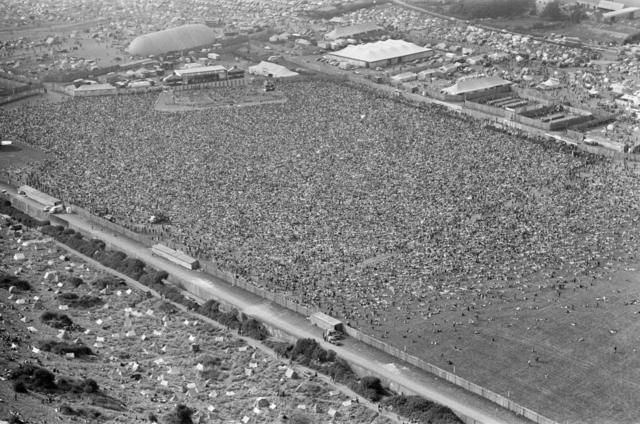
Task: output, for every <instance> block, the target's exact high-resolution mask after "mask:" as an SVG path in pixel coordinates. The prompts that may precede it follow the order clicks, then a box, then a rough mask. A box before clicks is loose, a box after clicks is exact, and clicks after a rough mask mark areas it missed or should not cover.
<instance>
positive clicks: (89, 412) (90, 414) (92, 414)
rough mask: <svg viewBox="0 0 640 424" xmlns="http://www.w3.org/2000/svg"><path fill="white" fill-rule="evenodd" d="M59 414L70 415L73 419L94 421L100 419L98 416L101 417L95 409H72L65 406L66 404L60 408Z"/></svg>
mask: <svg viewBox="0 0 640 424" xmlns="http://www.w3.org/2000/svg"><path fill="white" fill-rule="evenodd" d="M60 413H61V414H62V415H71V416H74V417H82V418H88V419H91V420H96V419H98V418H100V416H101V415H102V414H101V413H100V411H97V410H95V409H92V408H78V409H74V408H72V407H71V406H69V405H67V404H66V403H65V404H64V405H62V406H60Z"/></svg>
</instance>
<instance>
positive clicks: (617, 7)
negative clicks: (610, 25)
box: [598, 0, 625, 10]
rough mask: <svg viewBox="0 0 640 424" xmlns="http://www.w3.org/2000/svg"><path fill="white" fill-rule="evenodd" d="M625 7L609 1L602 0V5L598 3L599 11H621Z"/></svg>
mask: <svg viewBox="0 0 640 424" xmlns="http://www.w3.org/2000/svg"><path fill="white" fill-rule="evenodd" d="M624 8H625V5H624V4H622V3H618V2H615V1H607V0H602V1H601V2H600V3H598V9H605V10H620V9H624Z"/></svg>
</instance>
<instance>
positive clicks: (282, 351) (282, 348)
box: [264, 340, 293, 358]
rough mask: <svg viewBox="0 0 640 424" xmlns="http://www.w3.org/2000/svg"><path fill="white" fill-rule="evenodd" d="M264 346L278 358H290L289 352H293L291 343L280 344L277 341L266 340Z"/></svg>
mask: <svg viewBox="0 0 640 424" xmlns="http://www.w3.org/2000/svg"><path fill="white" fill-rule="evenodd" d="M264 344H265V345H266V346H268V347H270V348H271V349H273V350H274V351H275V352H276V353H277V354H278V355H280V356H284V357H285V358H289V357H291V351H292V350H293V345H292V344H291V343H287V342H281V341H279V340H266V341H265V342H264Z"/></svg>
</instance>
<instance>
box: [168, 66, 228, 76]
mask: <svg viewBox="0 0 640 424" xmlns="http://www.w3.org/2000/svg"><path fill="white" fill-rule="evenodd" d="M226 70H227V69H226V68H225V67H224V66H221V65H213V66H199V67H197V68H188V69H176V70H175V71H174V72H175V73H176V75H178V76H179V77H182V76H189V75H200V74H207V73H209V72H226Z"/></svg>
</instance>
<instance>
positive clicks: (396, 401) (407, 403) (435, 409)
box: [381, 396, 462, 424]
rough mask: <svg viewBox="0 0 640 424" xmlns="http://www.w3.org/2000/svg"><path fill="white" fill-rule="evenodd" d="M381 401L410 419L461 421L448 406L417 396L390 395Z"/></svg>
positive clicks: (446, 423)
mask: <svg viewBox="0 0 640 424" xmlns="http://www.w3.org/2000/svg"><path fill="white" fill-rule="evenodd" d="M381 403H382V405H384V406H391V407H392V408H393V411H394V412H396V413H398V414H400V415H402V416H404V417H407V418H409V419H410V420H412V421H420V422H428V423H430V422H437V423H443V424H457V423H462V421H461V420H460V418H458V416H457V415H456V414H454V413H453V411H451V410H450V409H449V408H447V407H444V406H442V405H438V404H437V403H434V402H431V401H428V400H426V399H423V398H421V397H419V396H391V397H389V398H387V399H384V400H383V401H382V402H381Z"/></svg>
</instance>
